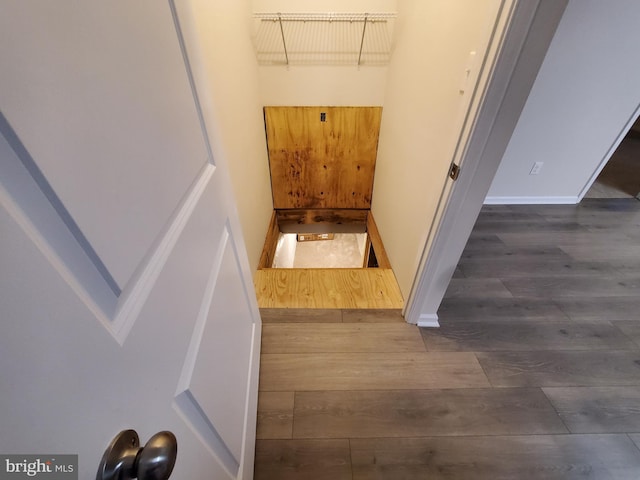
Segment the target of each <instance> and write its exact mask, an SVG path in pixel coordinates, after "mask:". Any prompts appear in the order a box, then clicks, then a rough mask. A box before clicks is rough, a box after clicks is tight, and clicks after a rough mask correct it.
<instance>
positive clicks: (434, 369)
mask: <svg viewBox="0 0 640 480" xmlns="http://www.w3.org/2000/svg"><path fill="white" fill-rule="evenodd" d="M260 368H261V370H260V388H261V389H262V390H265V391H267V390H269V391H284V392H289V391H311V390H376V389H389V390H397V389H405V390H407V389H422V388H473V387H487V386H489V382H488V381H487V378H486V376H485V375H484V373H483V371H482V368H480V365H479V364H478V361H477V359H476V357H475V355H473V354H471V353H299V354H298V353H296V354H279V353H274V354H263V355H262V357H261V364H260Z"/></svg>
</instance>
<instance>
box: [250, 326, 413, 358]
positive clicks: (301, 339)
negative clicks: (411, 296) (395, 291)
mask: <svg viewBox="0 0 640 480" xmlns="http://www.w3.org/2000/svg"><path fill="white" fill-rule="evenodd" d="M424 351H425V347H424V343H423V342H422V339H421V336H420V330H419V329H418V327H416V326H415V325H409V324H408V323H376V324H371V325H366V324H362V323H341V324H337V323H333V324H319V325H312V324H304V323H296V324H270V325H264V326H263V328H262V352H263V353H330V352H342V353H358V352H379V353H383V352H424Z"/></svg>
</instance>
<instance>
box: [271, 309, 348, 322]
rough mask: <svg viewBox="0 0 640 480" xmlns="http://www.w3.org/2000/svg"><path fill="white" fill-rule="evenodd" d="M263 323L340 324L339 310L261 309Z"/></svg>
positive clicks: (340, 312) (340, 311)
mask: <svg viewBox="0 0 640 480" xmlns="http://www.w3.org/2000/svg"><path fill="white" fill-rule="evenodd" d="M260 317H261V318H262V323H263V324H267V323H340V322H342V310H340V309H339V308H261V309H260Z"/></svg>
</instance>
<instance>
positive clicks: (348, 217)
mask: <svg viewBox="0 0 640 480" xmlns="http://www.w3.org/2000/svg"><path fill="white" fill-rule="evenodd" d="M368 214H369V210H362V209H361V210H349V209H312V210H307V209H285V210H276V217H277V222H278V226H279V228H280V231H281V232H283V233H311V232H314V233H364V232H365V231H366V230H367V216H368Z"/></svg>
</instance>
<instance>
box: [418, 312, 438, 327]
mask: <svg viewBox="0 0 640 480" xmlns="http://www.w3.org/2000/svg"><path fill="white" fill-rule="evenodd" d="M418 326H419V327H431V328H437V327H439V326H440V323H439V322H438V314H437V313H423V314H421V315H420V318H418Z"/></svg>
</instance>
